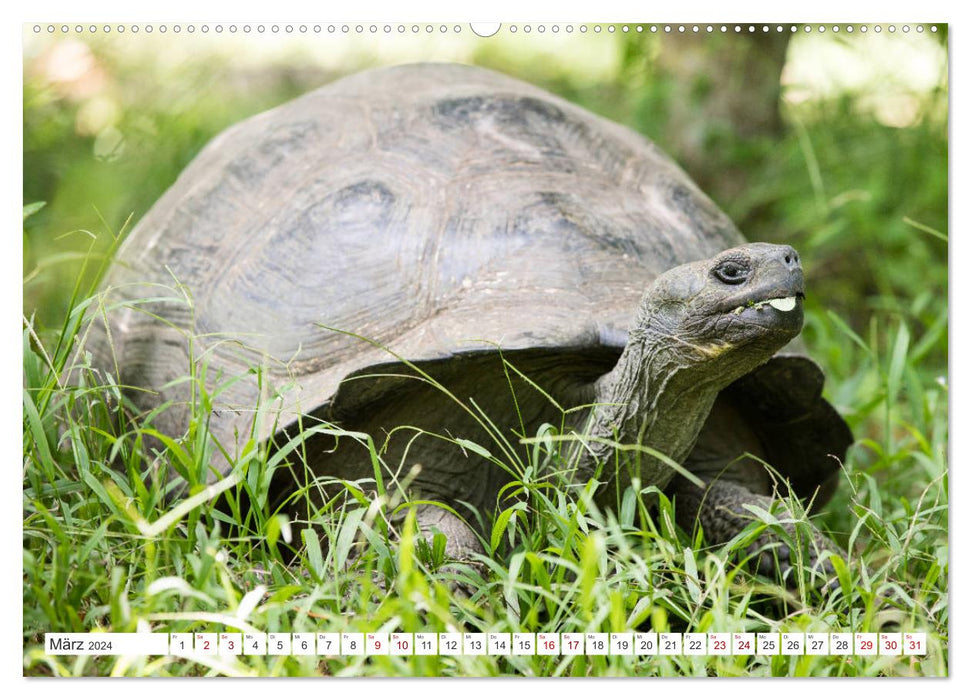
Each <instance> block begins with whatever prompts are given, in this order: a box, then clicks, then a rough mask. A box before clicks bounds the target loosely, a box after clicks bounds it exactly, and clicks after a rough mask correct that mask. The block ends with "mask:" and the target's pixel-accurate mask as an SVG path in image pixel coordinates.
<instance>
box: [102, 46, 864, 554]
mask: <svg viewBox="0 0 971 700" xmlns="http://www.w3.org/2000/svg"><path fill="white" fill-rule="evenodd" d="M106 285H107V289H108V297H109V299H110V300H111V302H110V303H109V304H108V306H109V308H110V309H112V311H111V312H110V313H109V314H108V316H107V318H108V321H109V322H108V324H107V331H108V332H107V333H104V332H102V336H101V340H100V341H99V342H96V343H95V344H94V346H95V347H96V348H100V349H98V350H96V352H95V356H96V357H97V359H98V362H99V363H100V364H101V365H102V366H103V367H104V368H105V369H108V370H111V371H112V372H115V373H117V375H116V376H117V379H118V380H119V383H120V384H122V385H124V386H127V387H136V388H139V390H135V391H133V392H132V394H131V399H132V401H133V402H134V405H135V406H137V407H138V408H140V409H141V410H144V411H146V412H148V411H154V412H155V416H154V424H155V426H156V427H158V428H159V429H160V430H161V431H163V432H164V433H167V434H169V435H172V436H178V435H180V434H183V433H184V432H185V431H186V429H187V425H188V421H189V416H190V410H191V404H192V402H193V401H195V400H197V397H198V395H199V394H198V392H195V391H194V389H193V384H192V382H189V381H186V380H185V379H184V378H185V377H187V376H193V377H195V378H196V380H197V381H201V382H203V383H204V384H205V386H206V387H207V393H208V399H207V401H209V402H210V403H211V406H208V404H207V406H208V409H209V410H210V413H209V414H208V415H209V429H210V430H211V435H212V436H213V438H214V439H215V441H216V444H217V445H218V449H215V450H213V458H212V462H211V472H212V473H211V475H210V476H211V478H212V479H215V478H218V477H219V476H220V474H222V475H225V473H226V472H227V470H228V469H230V465H231V464H232V463H233V461H234V460H235V459H236V458H237V457H238V456H239V454H240V452H241V451H242V450H243V449H244V447H245V445H246V444H247V443H248V442H249V444H250V445H252V444H266V441H272V444H273V445H276V446H279V445H282V444H288V442H289V443H290V444H291V446H292V439H293V437H294V436H295V435H298V434H300V435H303V437H304V438H305V440H304V442H303V444H302V446H301V449H300V450H299V453H300V454H301V455H303V456H304V457H305V459H306V461H307V466H308V467H309V470H308V471H309V475H310V477H311V478H313V477H319V478H320V482H321V483H324V482H327V481H330V482H336V481H337V480H358V481H360V480H365V479H372V480H373V479H374V478H375V471H374V465H373V463H372V460H371V457H370V455H369V453H368V451H367V450H366V449H365V448H364V447H363V446H361V444H360V443H359V442H358V441H355V440H349V439H337V438H335V437H334V432H335V431H334V430H333V429H328V430H320V431H315V430H314V429H313V427H314V426H320V425H325V426H330V428H339V429H340V430H346V431H349V432H353V433H355V434H362V433H363V434H368V435H371V436H372V437H373V438H374V441H375V445H377V446H378V447H379V448H380V449H381V450H382V452H381V463H382V469H383V470H384V475H383V477H382V478H383V480H384V481H385V482H386V483H387V484H388V485H389V488H393V487H394V486H395V485H396V484H402V483H404V482H407V483H408V494H409V495H410V496H411V497H413V498H415V499H416V500H417V499H420V500H421V501H422V502H423V503H424V502H428V501H437V502H442V503H445V504H448V505H449V506H450V508H449V509H443V508H439V507H436V506H434V505H427V504H426V505H422V506H421V507H420V508H419V509H418V522H419V525H420V526H421V527H422V528H423V530H424V531H426V532H427V531H430V530H431V531H433V530H435V529H436V528H437V530H439V531H440V532H442V533H444V534H445V535H446V536H447V538H448V540H447V541H448V544H447V551H448V552H449V553H450V554H451V555H453V556H455V557H462V556H464V555H467V554H469V553H470V552H472V551H475V550H477V549H478V548H479V547H480V544H479V542H480V540H479V538H478V537H477V536H476V534H475V530H476V529H478V528H480V527H481V525H480V522H481V521H479V520H477V519H476V517H475V513H476V512H478V513H479V514H488V513H489V512H494V511H496V510H497V509H499V508H502V507H504V505H503V502H502V500H501V497H500V495H499V494H500V490H501V488H502V486H503V485H504V484H505V483H507V482H508V481H509V480H510V479H511V478H513V477H514V475H515V466H514V465H515V464H516V461H517V458H516V455H523V454H526V453H527V452H528V451H529V450H531V449H532V448H531V447H528V446H527V447H524V446H523V441H522V438H523V437H529V436H532V435H535V434H536V431H537V430H538V429H539V428H540V426H542V425H543V424H551V425H554V426H558V427H559V428H561V429H562V431H563V434H564V435H566V436H569V435H573V436H574V439H573V440H572V441H564V443H563V445H564V449H563V450H562V453H561V459H562V460H563V468H564V469H572V470H573V471H571V472H570V473H571V474H572V475H573V476H572V479H573V483H588V482H589V480H590V479H594V478H595V479H597V480H598V481H599V482H600V487H599V493H600V494H602V502H603V503H604V504H605V505H609V504H610V502H611V499H615V497H616V495H617V494H618V493H621V492H622V490H623V489H624V488H626V487H627V486H628V485H630V484H631V483H632V482H633V483H635V484H640V486H641V488H645V487H647V486H651V485H654V486H657V487H659V488H662V489H663V488H666V489H668V490H669V492H670V493H672V494H673V495H674V499H675V504H676V510H677V513H678V517H679V520H680V522H681V523H682V525H683V526H685V527H691V526H692V525H693V524H694V523H695V522H700V523H701V524H702V525H703V527H704V530H705V533H706V535H707V537H708V539H709V540H711V541H716V542H718V541H725V540H727V539H729V538H731V537H733V536H734V535H735V534H737V533H738V532H739V531H740V530H741V529H742V528H743V527H744V526H745V525H746V524H747V523H748V522H750V521H751V518H752V516H751V515H750V512H749V510H748V509H746V508H745V505H746V504H758V505H761V506H762V507H763V508H769V507H770V505H771V503H772V500H773V498H774V497H775V496H777V495H779V494H782V495H786V494H788V493H789V492H790V489H791V493H794V494H796V495H798V496H799V497H802V498H806V499H814V503H815V505H817V506H818V505H820V504H822V503H824V502H825V501H826V500H827V499H828V498H829V496H830V495H831V493H832V490H833V487H834V484H835V481H836V477H837V474H838V466H839V465H838V461H837V460H838V459H839V458H842V457H843V455H844V453H845V451H846V449H847V447H848V445H849V444H850V442H851V440H852V436H851V434H850V431H849V430H848V428H847V426H846V424H845V423H844V422H843V420H842V419H841V418H840V417H839V415H838V414H837V412H836V411H835V410H834V409H833V408H832V407H831V406H830V404H828V403H827V402H826V401H825V400H824V399H823V398H822V397H821V390H822V385H823V375H822V373H821V371H820V369H819V368H818V367H817V365H816V364H814V363H813V362H812V361H811V360H810V359H809V358H808V357H807V356H806V355H805V352H804V351H803V349H802V346H801V345H799V344H798V340H796V341H794V339H795V338H796V336H797V335H798V334H799V332H800V330H801V327H802V318H803V311H802V299H803V296H804V289H803V274H802V268H801V262H800V259H799V257H798V255H797V253H796V251H795V250H793V249H792V248H791V247H789V246H785V245H770V244H765V243H752V244H747V243H746V242H745V240H744V239H743V237H742V236H741V234H740V233H739V232H738V231H737V229H736V228H735V227H734V226H733V224H732V222H731V221H729V219H728V218H727V217H726V216H725V215H724V214H723V213H722V212H721V211H719V210H718V208H717V207H716V206H715V205H714V204H713V203H712V202H711V201H710V200H709V199H708V198H707V197H706V196H705V195H704V194H703V193H702V192H700V191H699V190H698V189H697V187H696V186H695V185H694V184H693V183H692V181H691V180H690V179H689V178H688V177H687V176H686V175H685V173H684V172H682V171H681V170H680V169H679V168H678V166H676V165H675V164H674V163H673V162H672V161H671V160H670V159H669V158H668V157H667V156H665V155H664V154H663V153H662V152H661V151H660V150H659V149H658V148H657V147H656V146H655V145H654V144H653V143H651V142H649V141H648V140H646V139H645V138H643V137H642V136H640V135H638V134H636V133H634V132H632V131H631V130H629V129H627V128H624V127H622V126H619V125H617V124H615V123H612V122H610V121H608V120H606V119H603V118H600V117H597V116H594V115H593V114H591V113H589V112H587V111H585V110H583V109H581V108H579V107H577V106H575V105H572V104H570V103H568V102H566V101H564V100H562V99H559V98H557V97H555V96H553V95H551V94H549V93H547V92H544V91H543V90H540V89H538V88H536V87H533V86H531V85H528V84H526V83H523V82H519V81H517V80H513V79H510V78H508V77H505V76H503V75H500V74H498V73H495V72H491V71H488V70H483V69H480V68H474V67H469V66H462V65H436V64H421V65H405V66H395V67H391V68H381V69H376V70H369V71H366V72H363V73H360V74H357V75H353V76H351V77H348V78H345V79H342V80H339V81H337V82H334V83H332V84H330V85H327V86H325V87H322V88H320V89H318V90H316V91H314V92H311V93H310V94H307V95H305V96H303V97H301V98H299V99H296V100H294V101H292V102H289V103H287V104H284V105H283V106H281V107H278V108H276V109H273V110H271V111H268V112H265V113H263V114H259V115H257V116H255V117H252V118H250V119H247V120H246V121H244V122H242V123H240V124H238V125H236V126H233V127H232V128H229V129H227V130H226V131H225V132H223V133H222V134H221V135H219V136H217V137H216V138H214V139H213V140H212V142H211V143H209V144H208V146H206V147H205V148H204V149H203V150H202V152H201V153H200V154H199V155H198V156H197V157H196V158H195V160H193V161H192V163H191V164H190V165H189V166H188V167H187V168H186V169H185V171H184V172H183V173H182V175H181V176H180V177H179V178H178V180H177V181H176V182H175V184H174V185H173V186H172V187H171V188H170V189H169V190H168V191H167V192H166V193H165V195H164V196H163V197H162V198H161V199H160V200H159V201H158V203H157V204H155V206H154V207H153V208H152V209H151V210H150V211H149V212H148V213H147V214H146V215H145V216H144V218H143V219H142V220H141V221H140V222H139V223H138V225H137V226H136V227H135V229H134V230H133V231H132V233H131V235H130V236H128V238H127V240H126V241H125V242H124V244H123V247H122V248H121V250H120V251H119V254H118V257H117V260H116V262H115V263H114V265H113V267H112V269H111V270H110V272H109V274H108V276H107V280H106ZM790 341H794V342H790ZM142 389H148V390H149V391H144V390H142ZM576 407H586V408H583V409H581V410H572V411H571V410H569V409H574V408H576ZM632 446H633V448H632ZM638 446H640V447H638ZM296 454H297V452H296V451H295V452H293V453H291V456H292V455H296ZM227 457H228V458H227ZM523 459H525V458H523ZM511 465H512V466H511ZM676 465H683V470H682V471H685V470H686V473H687V474H693V475H695V477H696V478H694V479H692V478H688V476H678V477H677V478H674V477H675V476H676V475H679V474H680V473H681V472H679V471H678V469H676V468H675V466H676ZM766 465H771V467H772V469H768V468H767V467H766ZM292 471H294V470H291V472H292ZM296 471H297V472H298V473H299V470H296ZM291 472H288V473H291ZM281 473H283V470H281ZM406 477H407V478H406ZM635 477H636V481H635ZM295 486H296V485H295V484H292V483H291V484H290V488H291V489H293V488H294V487H295ZM311 490H313V489H311ZM321 490H322V491H326V487H322V488H321ZM283 493H284V496H285V495H286V485H284V491H283ZM453 509H454V513H453V512H450V511H451V510H453ZM456 513H457V514H459V515H461V516H462V517H458V516H457V515H456ZM814 537H815V540H816V542H815V543H814V544H815V545H818V546H816V547H815V550H816V555H814V556H817V555H819V554H820V552H823V551H825V550H827V549H829V550H831V551H832V550H833V547H832V546H831V545H828V544H827V541H826V540H825V539H824V538H823V537H822V536H821V535H820V536H814ZM770 542H771V536H770V535H763V539H760V540H758V541H757V544H765V545H768V544H770ZM776 544H779V543H776ZM771 548H772V547H769V549H771ZM775 550H776V551H775V552H774V555H773V556H772V557H769V558H766V557H764V556H763V557H761V558H760V559H759V561H760V562H762V564H764V567H765V568H767V569H772V568H773V567H777V566H778V565H779V564H780V563H781V564H782V565H784V566H785V567H786V568H788V566H789V563H788V561H787V560H788V558H789V557H790V553H789V552H788V550H787V548H786V547H785V546H777V547H775ZM822 561H823V562H824V565H825V562H826V560H825V559H823V560H822Z"/></svg>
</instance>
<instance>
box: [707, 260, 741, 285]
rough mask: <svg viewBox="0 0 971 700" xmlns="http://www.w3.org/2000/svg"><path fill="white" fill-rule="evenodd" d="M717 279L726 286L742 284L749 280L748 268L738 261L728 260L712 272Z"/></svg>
mask: <svg viewBox="0 0 971 700" xmlns="http://www.w3.org/2000/svg"><path fill="white" fill-rule="evenodd" d="M712 272H713V273H714V275H715V277H717V278H718V279H720V280H721V281H722V282H724V283H725V284H742V283H743V282H744V281H745V280H747V279H748V273H749V270H748V267H747V266H746V265H743V264H742V263H740V262H738V261H737V260H726V261H725V262H723V263H720V264H719V265H718V266H716V267H715V269H714V270H712Z"/></svg>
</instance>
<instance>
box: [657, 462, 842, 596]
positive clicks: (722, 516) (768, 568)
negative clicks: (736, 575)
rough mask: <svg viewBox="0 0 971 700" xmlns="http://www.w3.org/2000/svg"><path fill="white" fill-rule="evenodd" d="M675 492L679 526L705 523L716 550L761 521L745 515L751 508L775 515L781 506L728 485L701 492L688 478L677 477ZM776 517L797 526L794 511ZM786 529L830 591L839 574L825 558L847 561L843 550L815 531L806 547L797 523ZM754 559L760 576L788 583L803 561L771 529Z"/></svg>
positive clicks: (717, 482) (755, 544)
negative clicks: (832, 556) (834, 556)
mask: <svg viewBox="0 0 971 700" xmlns="http://www.w3.org/2000/svg"><path fill="white" fill-rule="evenodd" d="M672 492H673V493H674V494H675V496H676V498H677V501H676V507H675V508H676V517H677V521H678V525H679V526H681V528H682V529H684V530H686V531H687V532H692V531H693V530H694V526H695V523H696V522H698V523H700V524H701V527H702V528H703V529H704V532H705V537H706V538H707V540H708V541H709V542H712V543H715V544H722V543H724V542H728V541H729V540H731V539H732V538H733V537H735V535H737V534H738V533H739V532H741V531H742V530H743V529H744V528H745V527H746V526H747V525H748V524H749V523H751V522H752V521H753V520H755V519H756V517H755V515H754V514H753V513H751V512H750V511H748V510H746V509H745V507H744V506H745V505H746V504H751V505H755V506H758V507H759V508H761V509H763V510H765V511H767V512H772V510H773V505H774V504H775V500H774V499H773V498H771V497H769V496H765V495H761V494H757V493H752V492H751V491H749V490H748V489H746V488H745V487H744V486H740V485H738V484H734V483H732V482H730V481H723V480H715V481H711V482H708V483H707V484H706V486H705V488H700V487H698V486H696V485H695V484H692V483H691V482H689V481H688V480H687V479H684V478H683V477H677V478H676V479H675V481H674V482H673V483H672ZM775 513H776V516H777V517H778V519H779V520H780V521H786V520H793V517H792V515H791V514H790V513H789V512H788V510H786V509H784V508H783V509H781V512H780V509H779V507H778V506H777V505H776V507H775ZM782 527H783V529H784V530H785V531H786V533H787V534H788V535H789V538H790V539H791V541H792V542H793V543H799V544H801V545H802V546H803V548H804V549H805V550H806V552H805V558H804V559H803V561H804V562H805V563H806V564H807V565H808V566H809V568H810V569H811V570H812V571H813V572H814V573H815V574H816V575H817V576H821V577H822V579H824V581H823V583H824V584H825V585H830V583H831V582H832V581H833V579H834V575H835V570H834V569H833V565H832V564H831V563H830V561H829V558H828V557H824V556H823V554H824V552H829V553H834V552H835V553H837V554H840V555H842V556H844V557H845V556H846V555H845V553H844V552H843V550H842V549H841V548H840V547H838V546H837V545H835V544H833V543H832V542H831V541H830V540H829V539H828V538H827V537H826V536H825V535H823V534H822V533H821V532H819V530H817V529H816V528H815V527H813V528H812V535H811V537H810V541H809V542H801V541H800V538H801V535H797V531H796V527H795V524H794V523H792V522H782ZM749 553H751V554H756V556H757V560H756V561H757V565H758V570H759V572H760V573H762V574H764V575H767V576H780V577H781V578H782V580H787V579H788V577H789V575H790V573H791V569H792V567H793V565H794V564H795V563H796V562H797V561H798V559H797V557H796V556H795V555H794V553H793V552H792V551H791V550H790V549H789V546H788V545H787V544H786V543H785V542H783V541H782V540H781V539H780V538H779V536H778V535H776V533H775V532H773V531H772V530H770V529H769V528H766V529H765V530H764V531H763V532H762V534H761V535H759V536H758V538H757V539H756V540H755V542H753V543H752V544H751V546H750V547H749Z"/></svg>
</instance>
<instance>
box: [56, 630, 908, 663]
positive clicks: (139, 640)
mask: <svg viewBox="0 0 971 700" xmlns="http://www.w3.org/2000/svg"><path fill="white" fill-rule="evenodd" d="M44 648H45V651H46V652H47V653H48V654H50V655H54V656H67V655H78V656H122V655H136V656H137V655H172V656H187V657H191V656H222V657H235V656H324V657H336V656H344V657H360V656H365V657H368V656H497V657H501V656H640V657H644V656H752V655H756V656H803V655H809V656H826V655H834V656H840V655H842V656H924V655H926V654H927V633H926V632H880V633H876V632H856V633H851V632H757V633H753V632H733V633H728V632H684V633H682V632H634V631H627V632H611V633H606V632H562V633H553V632H540V633H533V632H486V633H480V632H464V633H460V632H309V631H308V632H259V633H255V632H246V633H240V632H219V633H216V632H172V633H165V632H154V633H131V634H124V633H106V632H89V633H48V634H45V635H44Z"/></svg>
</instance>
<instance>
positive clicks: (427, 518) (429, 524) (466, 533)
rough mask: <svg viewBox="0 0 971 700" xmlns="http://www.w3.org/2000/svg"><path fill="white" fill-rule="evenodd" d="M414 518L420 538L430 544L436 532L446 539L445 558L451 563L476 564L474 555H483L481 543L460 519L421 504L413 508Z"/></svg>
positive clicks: (442, 509) (435, 507) (439, 509)
mask: <svg viewBox="0 0 971 700" xmlns="http://www.w3.org/2000/svg"><path fill="white" fill-rule="evenodd" d="M415 517H416V519H417V521H418V529H419V530H420V531H421V534H422V537H424V538H425V540H426V541H427V542H428V544H429V545H431V543H432V538H433V537H434V535H435V533H436V532H440V533H442V534H443V535H445V537H446V542H445V556H446V557H448V558H449V559H451V560H453V561H460V562H463V563H470V564H477V563H478V561H477V560H476V559H475V558H474V557H473V556H472V555H474V554H485V550H484V549H483V548H482V543H481V542H480V541H479V538H478V537H477V536H476V534H475V532H473V530H472V528H470V527H469V526H468V525H466V524H465V523H464V522H463V521H462V519H461V518H459V517H457V516H456V515H454V514H453V513H451V512H449V511H447V510H445V509H444V508H439V507H437V506H433V505H428V504H422V505H420V506H418V507H417V508H415Z"/></svg>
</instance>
